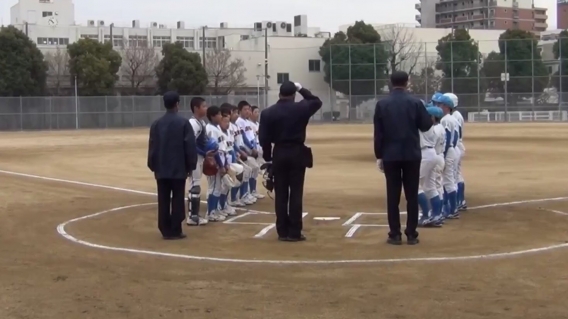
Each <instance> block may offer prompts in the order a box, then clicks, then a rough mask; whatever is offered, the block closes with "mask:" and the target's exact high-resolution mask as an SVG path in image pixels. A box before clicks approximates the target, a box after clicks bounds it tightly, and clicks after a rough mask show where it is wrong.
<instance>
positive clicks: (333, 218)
mask: <svg viewBox="0 0 568 319" xmlns="http://www.w3.org/2000/svg"><path fill="white" fill-rule="evenodd" d="M314 219H315V220H338V219H341V217H314Z"/></svg>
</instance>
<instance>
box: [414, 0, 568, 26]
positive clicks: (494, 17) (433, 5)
mask: <svg viewBox="0 0 568 319" xmlns="http://www.w3.org/2000/svg"><path fill="white" fill-rule="evenodd" d="M559 1H560V0H559ZM415 8H416V9H417V10H418V11H419V12H420V14H418V15H416V20H417V21H418V22H419V23H420V24H421V26H422V27H423V28H467V29H489V30H506V29H520V30H526V31H533V32H542V31H545V30H546V29H547V28H548V24H547V19H548V16H547V13H546V12H547V9H546V8H537V7H535V6H534V3H533V0H421V1H420V3H418V4H416V5H415Z"/></svg>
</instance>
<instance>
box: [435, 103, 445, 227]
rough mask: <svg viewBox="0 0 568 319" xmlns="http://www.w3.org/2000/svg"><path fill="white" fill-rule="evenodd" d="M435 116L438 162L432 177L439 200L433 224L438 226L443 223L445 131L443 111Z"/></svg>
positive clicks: (440, 110)
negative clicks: (434, 179)
mask: <svg viewBox="0 0 568 319" xmlns="http://www.w3.org/2000/svg"><path fill="white" fill-rule="evenodd" d="M438 109H439V111H437V113H438V114H437V115H436V116H435V121H434V133H435V134H436V146H435V147H434V149H435V150H436V156H437V157H438V160H437V162H436V167H435V168H434V175H435V176H436V189H437V190H438V194H439V196H440V197H439V198H438V200H434V201H436V202H437V203H436V204H437V205H438V206H436V207H437V213H436V214H435V215H436V217H435V222H436V223H438V224H443V223H444V219H445V217H444V214H443V213H442V206H443V200H444V183H443V173H444V166H445V161H444V151H445V150H446V129H445V128H444V127H443V126H442V125H441V124H440V121H441V120H442V117H443V116H444V111H442V109H441V108H438Z"/></svg>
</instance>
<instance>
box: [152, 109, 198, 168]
mask: <svg viewBox="0 0 568 319" xmlns="http://www.w3.org/2000/svg"><path fill="white" fill-rule="evenodd" d="M148 144H149V145H148V168H149V169H150V170H151V171H152V172H154V176H155V177H156V179H186V178H187V176H188V175H189V174H190V173H191V172H192V171H193V170H195V168H196V166H197V149H196V147H195V145H196V144H195V134H194V133H193V129H192V128H191V124H190V123H189V121H188V120H187V119H186V118H183V117H181V116H180V115H178V114H177V113H173V112H167V113H166V114H164V115H163V116H162V117H160V118H159V119H157V120H156V121H154V123H152V126H151V127H150V141H149V143H148Z"/></svg>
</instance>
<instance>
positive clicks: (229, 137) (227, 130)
mask: <svg viewBox="0 0 568 319" xmlns="http://www.w3.org/2000/svg"><path fill="white" fill-rule="evenodd" d="M221 116H222V119H221V123H220V124H219V127H220V128H221V132H223V135H224V136H225V143H226V147H227V152H226V167H227V169H228V167H229V166H231V164H233V163H236V156H235V149H234V147H235V136H234V134H233V132H232V130H231V120H230V119H231V109H230V105H229V106H228V108H227V107H223V105H222V106H221ZM222 182H223V183H222V192H221V196H220V197H219V213H220V214H221V215H223V216H225V217H227V216H236V215H237V212H236V210H235V208H233V207H232V206H231V205H230V204H229V201H228V197H229V192H230V191H231V186H230V185H227V184H225V179H223V180H222Z"/></svg>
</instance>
